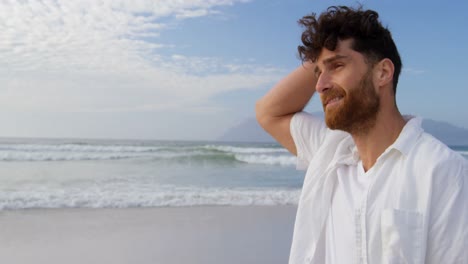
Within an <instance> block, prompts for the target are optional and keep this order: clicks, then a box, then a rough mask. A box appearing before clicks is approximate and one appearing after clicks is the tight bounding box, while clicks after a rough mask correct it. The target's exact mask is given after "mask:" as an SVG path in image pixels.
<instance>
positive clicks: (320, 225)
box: [289, 113, 468, 264]
mask: <svg viewBox="0 0 468 264" xmlns="http://www.w3.org/2000/svg"><path fill="white" fill-rule="evenodd" d="M291 134H292V137H293V139H294V142H295V144H296V149H297V153H298V168H303V169H305V168H307V172H306V177H305V178H304V184H303V189H302V193H301V197H300V200H299V205H298V211H297V215H296V223H295V226H294V236H293V242H292V246H291V254H290V259H289V263H290V264H298V263H317V264H323V263H325V262H326V252H327V243H326V233H327V232H326V229H327V228H326V227H327V221H328V218H329V217H328V216H329V212H330V209H331V208H332V207H331V206H332V198H333V195H334V193H335V187H336V186H337V182H338V171H340V170H342V169H343V168H344V167H347V166H357V164H358V162H359V155H358V153H357V150H356V146H355V145H354V142H353V140H352V137H351V136H350V135H349V134H348V133H345V132H342V131H334V130H329V129H328V128H327V127H326V126H325V124H324V123H323V121H322V120H320V119H318V118H315V117H313V116H311V115H309V114H306V113H297V114H296V115H294V117H293V119H292V120H291ZM467 163H468V162H467V160H466V159H464V158H463V157H462V156H461V155H459V154H458V153H456V152H454V151H452V150H450V149H449V148H448V147H447V146H445V145H444V144H442V143H441V142H439V141H438V140H436V139H435V138H433V137H432V136H430V135H428V134H426V133H424V132H423V130H422V128H421V120H420V119H418V118H412V119H411V120H409V121H408V122H407V124H406V125H405V127H404V128H403V130H402V131H401V133H400V135H399V137H398V139H397V140H396V141H395V142H394V143H393V144H392V145H391V146H389V147H388V148H387V149H386V150H385V152H384V153H383V154H382V155H381V156H380V157H379V158H378V159H377V161H376V163H375V164H374V166H373V167H372V169H371V170H370V171H369V172H371V171H372V175H371V179H370V181H369V184H368V187H367V188H365V191H364V193H362V199H360V201H359V203H358V204H357V205H356V206H355V208H356V209H355V211H354V216H353V219H354V224H353V228H352V229H353V230H352V232H353V234H354V236H355V237H354V240H355V241H354V243H353V245H354V247H353V249H352V251H354V254H353V255H354V256H355V257H354V260H351V259H348V260H347V261H346V263H365V264H367V263H372V264H373V263H379V264H380V263H384V264H385V263H463V264H466V263H468V250H467V248H468V190H467V186H466V184H467V182H468V164H467ZM337 235H338V234H337Z"/></svg>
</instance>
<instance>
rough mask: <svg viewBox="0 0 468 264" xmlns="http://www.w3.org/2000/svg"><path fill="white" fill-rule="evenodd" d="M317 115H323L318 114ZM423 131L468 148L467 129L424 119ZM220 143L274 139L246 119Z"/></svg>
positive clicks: (223, 136) (230, 130)
mask: <svg viewBox="0 0 468 264" xmlns="http://www.w3.org/2000/svg"><path fill="white" fill-rule="evenodd" d="M319 115H323V114H321V113H319ZM422 127H423V129H424V130H425V131H426V132H427V133H429V134H431V135H433V136H434V137H436V138H438V139H439V140H440V141H442V142H444V143H445V144H447V145H450V146H457V145H458V146H462V145H463V146H468V129H464V128H460V127H457V126H454V125H452V124H449V123H447V122H443V121H435V120H431V119H424V120H423V123H422ZM219 140H221V141H235V142H272V141H274V139H273V138H272V137H271V136H270V135H268V134H267V133H266V132H265V131H264V130H263V129H262V128H261V127H260V125H258V123H257V121H256V120H255V118H248V119H246V120H244V121H243V122H241V123H240V124H238V125H237V126H234V127H233V128H231V129H229V130H228V131H226V132H225V133H224V134H223V135H222V136H221V137H220V138H219Z"/></svg>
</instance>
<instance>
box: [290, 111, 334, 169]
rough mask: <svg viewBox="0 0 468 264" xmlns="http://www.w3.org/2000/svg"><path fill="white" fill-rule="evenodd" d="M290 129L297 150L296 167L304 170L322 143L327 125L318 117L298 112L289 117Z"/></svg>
mask: <svg viewBox="0 0 468 264" xmlns="http://www.w3.org/2000/svg"><path fill="white" fill-rule="evenodd" d="M290 130H291V136H292V138H293V140H294V143H295V145H296V151H297V166H296V167H297V169H298V170H305V169H307V167H308V166H309V163H310V161H311V160H312V158H313V157H314V154H315V153H316V152H317V150H318V149H319V147H320V145H321V144H322V142H323V139H324V138H325V134H326V131H327V126H326V125H325V122H324V121H323V120H322V119H320V118H319V117H316V116H313V115H311V114H309V113H306V112H298V113H296V114H295V115H294V116H293V117H292V119H291V124H290Z"/></svg>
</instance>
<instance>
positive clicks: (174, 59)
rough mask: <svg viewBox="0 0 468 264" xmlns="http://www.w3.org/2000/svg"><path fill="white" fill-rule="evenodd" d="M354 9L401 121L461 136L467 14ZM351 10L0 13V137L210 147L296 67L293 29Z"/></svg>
mask: <svg viewBox="0 0 468 264" xmlns="http://www.w3.org/2000/svg"><path fill="white" fill-rule="evenodd" d="M359 2H360V3H363V4H364V6H365V7H366V8H371V9H375V10H376V11H378V12H379V14H380V17H381V20H382V22H383V23H384V25H387V26H388V27H389V29H390V30H391V31H392V34H393V36H394V39H395V41H396V43H397V46H398V48H399V50H400V54H401V56H402V59H403V65H404V66H403V72H402V75H401V77H400V82H399V87H398V92H397V102H398V105H399V108H400V110H401V112H403V113H405V114H414V115H419V116H422V117H425V118H431V119H435V120H443V121H447V122H450V123H452V124H454V125H457V126H460V127H464V128H468V106H467V105H468V84H467V81H466V76H467V75H468V74H467V70H468V67H467V60H468V55H467V53H466V50H465V47H466V46H468V29H467V26H468V16H466V14H464V11H465V10H467V8H468V3H466V2H463V1H452V2H450V3H448V2H445V3H443V2H442V1H359ZM356 3H358V1H311V0H307V1H306V0H293V1H285V0H283V1H274V0H270V1H268V0H204V1H203V0H185V1H152V0H136V1H124V0H112V1H111V0H103V1H78V0H77V1H65V0H48V1H37V0H34V1H33V0H31V1H10V2H7V1H4V2H1V3H0V30H1V32H2V37H0V65H1V66H2V67H0V81H1V82H2V86H1V87H0V124H2V129H1V130H0V136H4V137H74V138H76V137H79V138H137V139H186V140H191V139H201V140H210V139H216V138H217V137H218V136H219V135H221V134H222V133H223V132H224V131H226V130H227V129H229V128H230V127H232V126H234V125H236V124H238V123H239V122H241V121H242V120H244V119H246V118H249V117H253V116H254V104H255V101H256V100H257V99H258V98H260V97H261V96H262V95H263V94H265V93H266V92H267V91H268V89H270V88H271V87H272V86H273V85H274V84H275V83H276V82H277V81H278V80H280V79H281V77H283V76H285V75H286V74H287V73H288V72H290V71H291V70H293V69H294V68H296V67H297V66H298V65H299V64H300V61H299V60H298V58H297V51H296V48H297V46H298V45H299V44H300V34H301V28H300V27H299V26H298V25H297V20H298V19H299V18H301V17H302V16H303V15H306V14H308V13H311V12H316V13H320V12H322V11H323V10H325V9H326V8H327V7H328V6H330V5H355V4H356ZM307 110H309V111H320V110H321V107H320V104H319V103H318V100H317V99H314V100H312V102H311V103H310V104H309V106H308V107H307Z"/></svg>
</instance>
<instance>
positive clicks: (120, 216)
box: [0, 205, 297, 264]
mask: <svg viewBox="0 0 468 264" xmlns="http://www.w3.org/2000/svg"><path fill="white" fill-rule="evenodd" d="M296 210H297V206H295V205H281V206H197V207H156V208H151V207H149V208H122V209H120V208H119V209H114V208H103V209H88V208H76V209H75V208H71V209H68V208H67V209H26V210H6V211H0V229H1V231H0V233H1V236H0V263H15V264H29V263H50V264H55V263H57V264H59V263H60V264H62V263H116V264H117V263H163V264H172V263H174V264H175V263H204V264H205V263H206V264H211V263H213V264H215V263H233V264H234V263H236V264H237V263H278V264H279V263H287V260H288V257H289V249H290V244H291V240H292V231H293V226H294V219H295V214H296Z"/></svg>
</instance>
